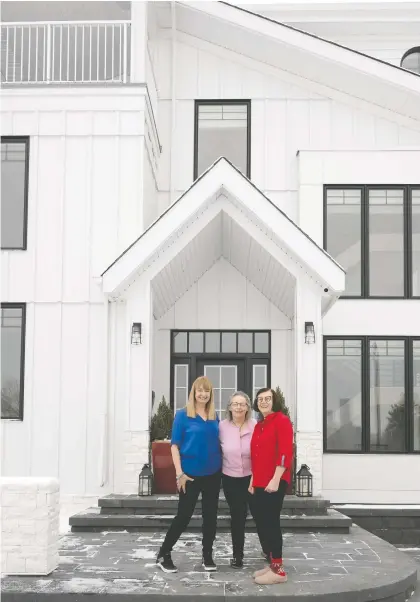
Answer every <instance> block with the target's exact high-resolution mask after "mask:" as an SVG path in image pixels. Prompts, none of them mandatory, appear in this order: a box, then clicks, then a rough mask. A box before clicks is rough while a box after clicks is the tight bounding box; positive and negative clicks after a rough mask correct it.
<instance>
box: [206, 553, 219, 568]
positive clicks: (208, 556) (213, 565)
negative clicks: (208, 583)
mask: <svg viewBox="0 0 420 602" xmlns="http://www.w3.org/2000/svg"><path fill="white" fill-rule="evenodd" d="M203 567H204V570H205V571H217V566H216V563H215V562H214V560H213V556H212V554H204V555H203Z"/></svg>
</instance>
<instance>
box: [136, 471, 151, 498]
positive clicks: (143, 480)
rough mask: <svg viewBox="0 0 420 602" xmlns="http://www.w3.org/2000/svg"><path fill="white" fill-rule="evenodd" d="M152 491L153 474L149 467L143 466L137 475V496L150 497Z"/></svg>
mask: <svg viewBox="0 0 420 602" xmlns="http://www.w3.org/2000/svg"><path fill="white" fill-rule="evenodd" d="M152 491H153V473H152V471H151V470H150V466H149V465H148V464H145V465H144V466H143V468H142V469H141V473H140V474H139V492H138V493H139V496H142V497H143V496H146V495H152Z"/></svg>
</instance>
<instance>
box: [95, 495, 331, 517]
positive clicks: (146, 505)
mask: <svg viewBox="0 0 420 602" xmlns="http://www.w3.org/2000/svg"><path fill="white" fill-rule="evenodd" d="M98 506H99V507H100V508H101V512H102V513H103V514H175V512H176V509H177V506H178V496H177V495H152V496H147V497H139V496H138V495H121V494H111V495H107V496H104V497H103V498H99V500H98ZM329 507H330V502H329V500H326V499H324V498H322V497H312V498H301V497H297V496H294V495H290V496H289V495H288V496H286V497H285V499H284V504H283V511H282V514H284V515H291V516H299V515H306V516H308V515H313V516H322V515H327V510H328V508H329ZM196 513H197V514H201V497H200V499H199V500H198V502H197V506H196ZM219 514H228V505H227V502H226V500H225V498H224V496H223V495H221V496H220V500H219Z"/></svg>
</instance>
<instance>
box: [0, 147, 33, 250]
mask: <svg viewBox="0 0 420 602" xmlns="http://www.w3.org/2000/svg"><path fill="white" fill-rule="evenodd" d="M1 143H2V144H3V143H7V144H22V143H24V144H25V182H24V198H23V244H22V246H21V247H4V246H3V244H2V245H1V250H2V251H26V250H27V248H28V196H29V160H30V136H1Z"/></svg>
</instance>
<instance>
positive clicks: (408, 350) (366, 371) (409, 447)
mask: <svg viewBox="0 0 420 602" xmlns="http://www.w3.org/2000/svg"><path fill="white" fill-rule="evenodd" d="M337 340H343V341H360V342H361V378H362V382H361V404H362V407H361V416H362V425H361V426H362V447H361V449H360V450H337V449H328V446H327V423H328V419H327V345H328V341H337ZM371 341H403V342H404V362H405V364H404V387H405V396H406V406H405V409H406V412H405V450H404V451H395V450H393V451H385V450H384V451H378V450H373V451H371V450H370V353H369V350H370V342H371ZM414 341H420V336H411V337H408V336H394V335H392V336H385V335H380V336H376V335H363V336H359V335H328V336H325V335H324V337H323V354H322V357H323V370H322V381H323V401H322V407H323V450H324V454H352V455H360V454H369V455H375V454H385V455H398V456H407V455H419V454H420V450H415V449H414V417H413V409H414V395H413V393H414V380H413V359H414V356H413V342H414Z"/></svg>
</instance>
